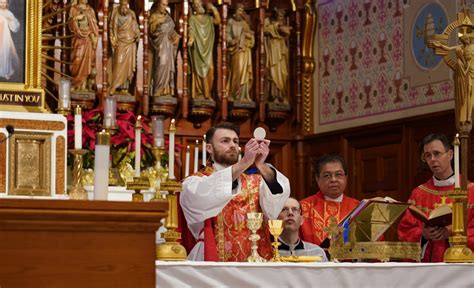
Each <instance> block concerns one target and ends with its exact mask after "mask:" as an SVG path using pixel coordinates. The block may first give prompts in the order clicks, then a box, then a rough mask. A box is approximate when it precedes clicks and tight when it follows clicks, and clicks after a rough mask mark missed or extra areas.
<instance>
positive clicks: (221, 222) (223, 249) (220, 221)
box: [217, 213, 226, 262]
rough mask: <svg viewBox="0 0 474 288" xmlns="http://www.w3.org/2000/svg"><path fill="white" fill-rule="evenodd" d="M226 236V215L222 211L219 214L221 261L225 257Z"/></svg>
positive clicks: (218, 238) (218, 246) (218, 242)
mask: <svg viewBox="0 0 474 288" xmlns="http://www.w3.org/2000/svg"><path fill="white" fill-rule="evenodd" d="M224 244H225V236H224V216H223V215H222V213H219V215H217V250H218V251H217V252H218V253H219V261H221V262H224V261H226V259H225V245H224Z"/></svg>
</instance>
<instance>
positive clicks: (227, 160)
mask: <svg viewBox="0 0 474 288" xmlns="http://www.w3.org/2000/svg"><path fill="white" fill-rule="evenodd" d="M213 159H214V162H216V163H219V164H221V165H225V166H231V165H234V164H235V163H237V162H238V160H239V153H238V152H237V151H234V153H232V154H231V153H230V152H220V151H217V150H214V153H213Z"/></svg>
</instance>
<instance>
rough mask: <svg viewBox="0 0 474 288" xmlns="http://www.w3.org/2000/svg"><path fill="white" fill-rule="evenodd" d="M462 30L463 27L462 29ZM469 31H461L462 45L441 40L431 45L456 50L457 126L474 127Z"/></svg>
mask: <svg viewBox="0 0 474 288" xmlns="http://www.w3.org/2000/svg"><path fill="white" fill-rule="evenodd" d="M460 30H461V29H460ZM470 38H471V36H470V35H469V33H468V32H467V31H460V33H459V41H460V42H461V44H460V45H457V46H452V47H449V46H446V45H443V44H441V43H440V42H439V41H431V43H430V45H431V46H433V47H435V48H438V49H441V50H442V51H444V52H445V53H448V51H451V50H454V52H455V53H456V57H457V61H456V65H455V66H454V68H453V70H454V103H455V106H456V127H457V128H458V129H459V128H460V127H463V126H464V127H466V126H467V127H472V104H473V100H474V99H473V98H474V44H471V39H470Z"/></svg>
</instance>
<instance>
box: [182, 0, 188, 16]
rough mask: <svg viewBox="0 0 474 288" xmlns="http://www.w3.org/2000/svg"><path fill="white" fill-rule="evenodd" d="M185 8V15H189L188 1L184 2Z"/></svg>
mask: <svg viewBox="0 0 474 288" xmlns="http://www.w3.org/2000/svg"><path fill="white" fill-rule="evenodd" d="M183 8H184V9H183V10H184V15H188V9H189V7H188V0H184V7H183Z"/></svg>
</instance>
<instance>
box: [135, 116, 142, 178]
mask: <svg viewBox="0 0 474 288" xmlns="http://www.w3.org/2000/svg"><path fill="white" fill-rule="evenodd" d="M141 119H142V116H141V115H139V116H138V117H137V122H135V177H140V160H141V153H140V151H141V147H142V124H141V123H140V120H141Z"/></svg>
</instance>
